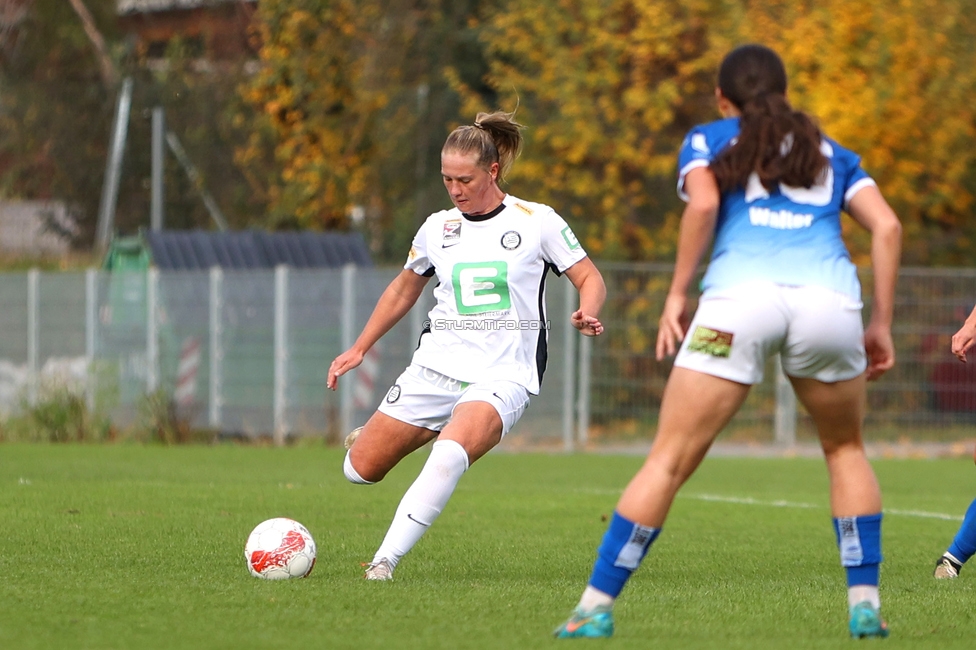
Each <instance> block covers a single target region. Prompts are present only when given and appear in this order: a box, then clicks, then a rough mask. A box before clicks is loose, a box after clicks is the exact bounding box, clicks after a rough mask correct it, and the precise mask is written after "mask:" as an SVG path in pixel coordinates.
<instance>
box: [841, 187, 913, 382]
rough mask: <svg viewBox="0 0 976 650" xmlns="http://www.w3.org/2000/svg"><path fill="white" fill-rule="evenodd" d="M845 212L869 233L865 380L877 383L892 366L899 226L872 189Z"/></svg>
mask: <svg viewBox="0 0 976 650" xmlns="http://www.w3.org/2000/svg"><path fill="white" fill-rule="evenodd" d="M847 211H848V212H849V213H850V215H851V216H852V217H854V219H855V220H856V221H857V222H858V223H859V224H861V225H862V226H863V227H864V228H865V229H867V230H868V231H869V232H870V233H871V270H872V274H873V276H874V296H873V300H872V303H871V320H870V321H868V326H867V328H865V330H864V350H865V352H866V353H867V355H868V369H867V373H868V380H869V381H870V380H873V379H877V378H878V377H880V376H881V375H882V374H884V373H885V372H886V371H887V370H890V369H891V368H892V367H893V366H894V365H895V346H894V344H893V342H892V338H891V322H892V320H893V318H894V311H895V283H896V282H897V280H898V265H899V263H900V261H901V222H900V221H898V216H897V215H895V212H894V210H892V209H891V207H890V206H889V205H888V202H887V201H885V199H884V197H883V196H881V192H880V191H879V190H878V188H877V187H876V186H874V185H868V186H866V187H864V188H862V189H860V190H859V191H858V192H857V194H855V195H854V196H853V197H851V200H850V202H849V203H848V206H847Z"/></svg>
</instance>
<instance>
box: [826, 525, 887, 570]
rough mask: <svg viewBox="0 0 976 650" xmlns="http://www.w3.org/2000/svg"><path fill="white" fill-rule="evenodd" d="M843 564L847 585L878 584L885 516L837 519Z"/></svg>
mask: <svg viewBox="0 0 976 650" xmlns="http://www.w3.org/2000/svg"><path fill="white" fill-rule="evenodd" d="M834 533H836V535H837V546H838V547H839V548H840V563H841V565H842V566H843V567H844V569H846V571H847V586H848V587H853V586H855V585H872V586H875V587H876V586H877V585H878V576H879V573H880V571H879V568H880V567H879V565H880V564H881V513H880V512H879V513H878V514H876V515H862V516H859V517H834Z"/></svg>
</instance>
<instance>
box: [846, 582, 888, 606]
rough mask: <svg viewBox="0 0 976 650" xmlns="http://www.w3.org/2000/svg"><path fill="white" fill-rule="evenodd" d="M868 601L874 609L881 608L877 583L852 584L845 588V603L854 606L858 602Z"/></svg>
mask: <svg viewBox="0 0 976 650" xmlns="http://www.w3.org/2000/svg"><path fill="white" fill-rule="evenodd" d="M865 600H866V601H868V602H869V603H871V604H872V605H874V608H875V609H881V596H880V595H879V594H878V587H877V585H854V586H853V587H850V588H849V589H848V590H847V604H848V606H850V607H854V605H857V604H858V603H863V602H864V601H865Z"/></svg>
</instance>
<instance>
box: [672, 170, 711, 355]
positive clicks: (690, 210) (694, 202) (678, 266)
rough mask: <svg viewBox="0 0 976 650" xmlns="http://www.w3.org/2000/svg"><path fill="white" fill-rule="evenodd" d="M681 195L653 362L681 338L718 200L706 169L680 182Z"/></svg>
mask: <svg viewBox="0 0 976 650" xmlns="http://www.w3.org/2000/svg"><path fill="white" fill-rule="evenodd" d="M683 188H684V192H685V194H686V195H687V196H688V203H687V204H686V205H685V209H684V212H683V213H682V214H681V226H680V229H679V232H678V252H677V256H676V258H675V262H674V275H673V276H672V277H671V287H670V288H669V289H668V296H667V298H666V299H665V301H664V310H663V311H662V313H661V319H660V321H659V322H658V332H657V350H656V352H657V359H658V361H660V360H661V359H663V358H664V357H666V356H671V355H673V354H674V353H675V351H676V350H677V347H678V343H680V341H681V340H682V339H683V338H684V337H685V328H686V327H687V317H686V314H685V305H686V303H687V300H688V289H689V287H691V283H692V281H693V280H694V278H695V274H696V273H697V272H698V265H699V264H700V263H701V260H702V257H703V256H704V255H705V251H706V250H708V246H709V244H711V242H712V235H713V234H714V232H715V220H716V219H717V218H718V208H719V205H720V202H721V199H722V196H721V193H720V192H719V189H718V183H717V182H716V181H715V175H714V174H712V170H711V169H709V168H708V167H696V168H694V169H692V170H691V171H689V172H688V174H687V175H686V176H685V178H684V185H683Z"/></svg>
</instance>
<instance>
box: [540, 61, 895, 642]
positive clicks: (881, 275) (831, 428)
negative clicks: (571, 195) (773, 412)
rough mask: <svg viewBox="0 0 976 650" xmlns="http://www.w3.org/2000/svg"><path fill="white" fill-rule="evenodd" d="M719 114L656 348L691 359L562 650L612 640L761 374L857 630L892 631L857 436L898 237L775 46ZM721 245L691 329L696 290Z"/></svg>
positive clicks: (693, 148)
mask: <svg viewBox="0 0 976 650" xmlns="http://www.w3.org/2000/svg"><path fill="white" fill-rule="evenodd" d="M716 98H717V100H718V107H719V110H720V111H721V113H722V115H723V116H724V117H725V119H722V120H719V121H717V122H711V123H709V124H705V125H702V126H698V127H696V128H694V129H693V130H692V131H691V132H690V133H689V134H688V136H687V137H686V139H685V141H684V144H683V145H682V148H681V152H680V154H679V178H678V191H679V194H680V195H681V197H682V198H683V199H684V200H685V201H687V205H686V207H685V210H684V213H683V215H682V219H681V228H680V234H679V240H678V252H677V259H676V261H675V269H674V276H673V279H672V282H671V288H670V290H669V292H668V296H667V298H666V300H665V305H664V310H663V313H662V316H661V319H660V328H659V331H658V339H657V356H658V358H659V359H662V358H664V357H665V356H669V355H672V354H674V352H675V348H676V344H677V343H678V342H679V341H680V342H681V347H680V351H679V352H678V355H677V358H676V359H675V363H674V368H673V369H672V371H671V375H670V377H669V378H668V383H667V386H666V388H665V391H664V396H663V400H662V403H661V414H660V419H659V425H658V430H657V435H656V437H655V440H654V443H653V445H652V446H651V451H650V453H649V454H648V457H647V460H646V461H645V463H644V465H643V467H642V468H641V469H640V470H639V471H638V473H637V474H636V476H634V478H633V479H632V480H631V482H630V484H629V485H628V486H627V488H626V489H625V490H624V493H623V495H622V496H621V497H620V500H619V501H618V502H617V507H616V511H615V512H614V515H613V520H612V521H611V523H610V526H609V528H608V530H607V532H606V534H605V536H604V538H603V543H602V544H601V546H600V548H599V551H598V554H597V560H596V563H595V565H594V568H593V573H592V574H591V577H590V580H589V584H588V585H587V587H586V589H585V590H584V592H583V596H582V598H581V599H580V602H579V604H578V605H577V607H576V609H575V611H574V613H573V615H572V617H571V618H570V619H569V620H568V621H566V622H565V623H564V624H563V625H561V626H560V627H559V628H557V629H556V631H555V634H556V636H557V637H560V638H572V637H607V636H611V635H612V634H613V616H612V607H613V604H614V601H615V599H616V597H617V596H618V595H619V594H620V592H621V590H622V589H623V587H624V584H625V583H626V582H627V580H628V579H629V578H630V576H631V574H632V572H633V571H634V570H635V569H636V568H637V567H638V565H639V564H640V562H641V561H642V559H643V558H644V556H645V554H646V553H647V550H648V548H649V547H650V545H651V543H652V542H653V541H654V540H655V538H656V537H657V536H658V534H659V533H660V531H661V527H662V525H663V524H664V520H665V518H666V516H667V514H668V510H669V509H670V507H671V503H672V501H673V500H674V497H675V495H676V493H677V491H678V489H679V488H680V487H681V486H682V485H683V484H684V482H685V481H686V480H687V479H688V477H689V476H691V474H692V472H694V471H695V469H696V468H697V467H698V465H699V463H700V462H701V461H702V459H703V458H704V457H705V454H706V453H707V451H708V449H709V447H710V446H711V444H712V442H713V441H714V440H715V437H716V436H717V435H718V433H719V432H720V431H721V430H722V428H723V427H724V426H725V425H726V424H727V423H728V421H729V420H730V419H731V418H732V416H733V415H734V414H735V412H736V411H737V410H738V409H739V407H740V406H741V405H742V403H743V401H744V400H745V398H746V395H747V394H748V393H749V388H750V387H751V386H752V385H753V384H756V383H759V382H760V381H761V380H762V376H763V368H764V365H765V361H766V359H767V358H768V357H769V356H770V355H772V354H776V353H779V355H780V357H781V361H782V366H783V370H784V372H785V373H786V375H787V377H789V379H790V382H791V383H792V385H793V389H794V390H795V391H796V394H797V396H798V398H799V399H800V401H801V402H802V403H803V405H804V406H805V407H806V409H807V411H808V412H809V413H810V415H811V416H812V417H813V420H814V422H815V424H816V426H817V432H818V434H819V437H820V442H821V446H822V448H823V451H824V455H825V458H826V461H827V470H828V474H829V477H830V502H831V510H832V512H833V517H834V530H835V534H836V536H837V540H838V545H839V548H840V557H841V564H842V565H843V566H844V568H845V570H846V573H847V582H848V604H849V607H850V616H849V631H850V634H851V635H852V636H855V637H866V636H875V637H880V636H887V634H888V631H887V626H886V624H885V623H884V621H883V620H882V618H881V615H880V613H879V610H880V599H879V595H878V575H879V565H880V562H881V492H880V489H879V487H878V483H877V480H876V479H875V476H874V472H873V470H872V469H871V466H870V464H869V463H868V460H867V457H866V455H865V452H864V446H863V443H862V440H861V428H862V422H863V418H864V404H865V381H866V380H870V379H875V378H877V377H878V376H880V375H881V374H882V373H884V372H885V371H886V370H888V369H889V368H891V367H892V365H893V364H894V360H895V353H894V346H893V345H892V339H891V320H892V312H893V302H894V287H895V281H896V276H897V272H898V264H899V258H900V251H901V225H900V224H899V222H898V218H897V217H896V216H895V214H894V213H893V212H892V210H891V209H890V208H889V207H888V204H887V203H886V202H885V200H884V199H883V198H882V196H881V193H880V192H879V191H878V188H877V186H876V185H875V183H874V181H873V180H872V179H871V178H870V177H869V176H868V175H867V174H866V173H865V172H864V170H863V169H861V166H860V159H859V158H858V157H857V156H856V155H855V154H853V153H852V152H850V151H848V150H846V149H844V148H843V147H841V146H840V145H839V144H837V143H836V142H834V141H833V140H831V139H829V138H827V137H825V136H823V135H822V134H821V133H820V131H819V129H818V128H817V127H816V125H815V124H814V123H813V121H812V120H811V119H810V118H809V117H807V116H806V115H805V114H804V113H802V112H799V111H794V110H793V109H792V108H791V107H790V105H789V104H788V103H787V101H786V71H785V68H784V66H783V63H782V61H781V60H780V58H779V56H777V55H776V53H775V52H773V51H772V50H770V49H769V48H766V47H763V46H759V45H745V46H742V47H739V48H736V49H735V50H733V51H732V52H730V53H729V54H728V55H727V56H726V57H725V59H724V60H723V62H722V64H721V67H720V69H719V74H718V88H717V89H716ZM841 210H846V211H847V212H848V213H850V214H851V216H853V217H854V219H855V220H856V221H857V222H858V223H859V224H860V225H861V226H863V227H864V228H866V229H867V230H868V231H870V233H871V262H872V267H873V271H874V300H873V304H872V310H871V320H870V322H869V323H868V326H867V328H866V330H865V329H864V328H863V326H862V322H861V294H860V285H859V283H858V278H857V269H856V268H855V266H854V264H853V263H852V262H851V259H850V257H849V255H848V252H847V250H846V248H845V246H844V242H843V240H842V238H841V223H840V213H841ZM713 235H714V245H713V248H712V256H711V261H710V263H709V265H708V269H707V271H706V274H705V277H704V280H703V282H702V288H703V294H702V297H701V300H700V302H699V306H698V310H697V311H696V313H695V316H694V319H693V320H692V322H691V324H690V326H689V327H686V321H685V306H686V295H687V292H688V288H689V285H690V284H691V282H692V280H693V278H694V276H695V272H696V268H697V266H698V263H699V261H700V260H701V258H702V256H703V255H704V253H705V250H706V249H707V247H708V245H709V243H710V241H711V240H712V237H713Z"/></svg>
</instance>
